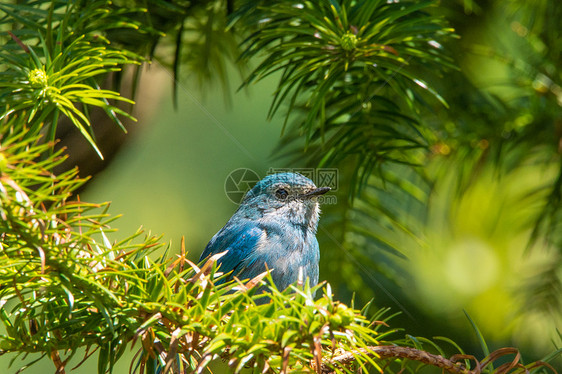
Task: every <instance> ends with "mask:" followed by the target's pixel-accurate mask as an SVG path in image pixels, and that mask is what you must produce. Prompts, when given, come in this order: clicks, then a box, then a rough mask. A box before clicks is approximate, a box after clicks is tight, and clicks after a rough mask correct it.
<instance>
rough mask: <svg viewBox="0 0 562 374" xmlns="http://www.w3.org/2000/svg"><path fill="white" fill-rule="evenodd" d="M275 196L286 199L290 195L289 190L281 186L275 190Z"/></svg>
mask: <svg viewBox="0 0 562 374" xmlns="http://www.w3.org/2000/svg"><path fill="white" fill-rule="evenodd" d="M275 196H277V198H278V199H281V200H285V199H286V198H287V196H289V192H287V190H286V189H284V188H279V189H278V190H277V191H275Z"/></svg>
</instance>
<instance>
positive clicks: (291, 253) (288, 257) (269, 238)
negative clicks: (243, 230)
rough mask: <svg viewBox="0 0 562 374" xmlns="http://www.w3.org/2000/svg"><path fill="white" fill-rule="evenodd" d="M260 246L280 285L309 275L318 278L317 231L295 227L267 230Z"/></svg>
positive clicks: (303, 278) (273, 275)
mask: <svg viewBox="0 0 562 374" xmlns="http://www.w3.org/2000/svg"><path fill="white" fill-rule="evenodd" d="M260 250H261V251H262V258H264V260H265V263H266V264H267V267H268V268H269V269H273V272H272V277H273V279H274V281H275V283H276V284H277V286H278V287H279V288H280V289H283V288H285V287H286V286H288V285H289V284H291V283H294V282H296V281H297V280H302V281H304V280H305V279H306V278H310V279H311V282H312V283H314V284H315V283H316V282H317V278H318V261H319V257H320V255H319V251H318V244H317V242H316V238H315V236H314V234H312V233H307V232H304V231H303V230H300V229H296V230H294V229H292V228H284V229H279V228H273V229H269V230H265V235H264V237H263V241H262V243H261V245H260Z"/></svg>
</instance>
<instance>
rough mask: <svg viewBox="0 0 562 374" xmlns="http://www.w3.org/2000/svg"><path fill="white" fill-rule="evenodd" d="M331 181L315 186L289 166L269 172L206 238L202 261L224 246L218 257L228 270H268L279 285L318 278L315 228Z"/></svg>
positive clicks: (249, 274) (247, 275)
mask: <svg viewBox="0 0 562 374" xmlns="http://www.w3.org/2000/svg"><path fill="white" fill-rule="evenodd" d="M329 190H330V187H316V185H315V184H314V182H312V180H310V179H309V178H307V177H305V176H303V175H301V174H298V173H293V172H287V173H277V174H270V175H268V176H266V177H265V178H263V179H262V180H260V181H259V182H258V183H256V185H255V186H254V187H253V188H252V189H250V190H249V191H248V192H247V193H246V195H245V196H244V198H243V199H242V201H241V203H240V206H239V207H238V209H237V210H236V212H235V213H234V214H233V215H232V217H231V218H230V219H229V220H228V222H227V223H226V224H225V225H224V227H223V228H221V229H220V230H219V231H218V232H217V233H216V234H215V235H214V236H213V237H212V238H211V240H210V241H209V243H208V244H207V246H206V247H205V249H204V251H203V253H202V254H201V258H200V262H201V261H203V260H206V259H208V258H209V257H210V256H213V255H215V254H218V253H221V252H225V251H226V252H225V254H224V255H223V256H222V257H220V258H219V259H218V260H217V265H218V269H219V270H220V271H221V272H223V274H227V275H226V277H225V279H224V280H222V281H224V282H225V281H229V280H232V279H234V277H236V278H237V279H239V280H248V279H253V278H254V277H256V276H258V275H260V274H262V273H264V272H266V271H268V270H270V271H271V277H272V279H273V283H274V284H275V286H276V287H277V288H278V289H279V290H284V289H286V288H287V287H288V286H289V285H290V284H293V283H295V282H297V281H299V282H302V283H304V282H305V281H306V280H307V279H308V282H309V285H310V287H314V286H316V285H317V284H318V277H319V269H318V265H319V260H320V250H319V247H318V240H317V239H316V230H317V228H318V220H319V217H320V204H319V201H318V197H319V196H321V195H323V194H325V193H326V192H328V191H329Z"/></svg>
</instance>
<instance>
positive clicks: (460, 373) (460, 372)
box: [319, 345, 472, 374]
mask: <svg viewBox="0 0 562 374" xmlns="http://www.w3.org/2000/svg"><path fill="white" fill-rule="evenodd" d="M357 354H363V355H369V356H374V357H376V358H379V359H386V358H406V359H409V360H413V361H419V362H422V363H424V364H426V365H431V366H435V367H438V368H441V369H443V370H445V371H447V372H449V373H453V374H469V373H472V372H471V371H470V370H469V369H467V368H466V367H464V365H462V364H461V363H459V362H455V361H452V360H449V359H446V358H444V357H443V356H439V355H434V354H431V353H428V352H425V351H422V350H419V349H415V348H410V347H399V346H395V345H380V346H373V347H367V348H360V349H358V350H356V351H353V352H345V353H343V354H340V355H337V356H334V357H332V359H331V360H329V361H328V362H324V363H323V364H322V366H321V368H320V371H319V372H320V373H322V374H331V373H334V371H333V370H332V367H333V366H334V365H349V364H351V363H352V362H353V361H355V360H356V359H357V358H356V356H357Z"/></svg>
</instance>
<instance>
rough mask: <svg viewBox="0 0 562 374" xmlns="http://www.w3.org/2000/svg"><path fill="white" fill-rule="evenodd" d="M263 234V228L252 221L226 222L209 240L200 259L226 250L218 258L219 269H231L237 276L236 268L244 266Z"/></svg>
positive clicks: (225, 270) (226, 270)
mask: <svg viewBox="0 0 562 374" xmlns="http://www.w3.org/2000/svg"><path fill="white" fill-rule="evenodd" d="M263 234H264V230H263V229H262V228H260V227H259V226H258V225H257V224H255V223H254V222H252V221H249V220H244V221H238V222H228V223H227V224H226V225H225V226H224V227H223V228H222V229H221V230H220V231H219V232H218V233H216V235H215V236H213V238H212V239H211V241H209V244H207V247H205V250H204V251H203V254H202V255H201V258H200V261H202V260H204V259H206V258H207V257H209V256H212V255H214V254H216V253H220V252H224V251H227V250H228V252H227V253H226V254H225V255H224V256H223V257H221V258H220V259H219V260H218V265H220V271H221V272H223V273H228V272H231V271H232V272H233V275H237V276H239V275H241V274H239V272H238V271H237V269H240V268H242V269H245V268H246V264H245V263H246V262H247V261H248V259H249V258H251V257H252V256H251V255H252V252H254V250H255V248H256V246H257V245H258V242H259V240H260V238H261V237H262V235H263ZM239 278H240V276H239ZM243 278H248V277H243Z"/></svg>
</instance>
